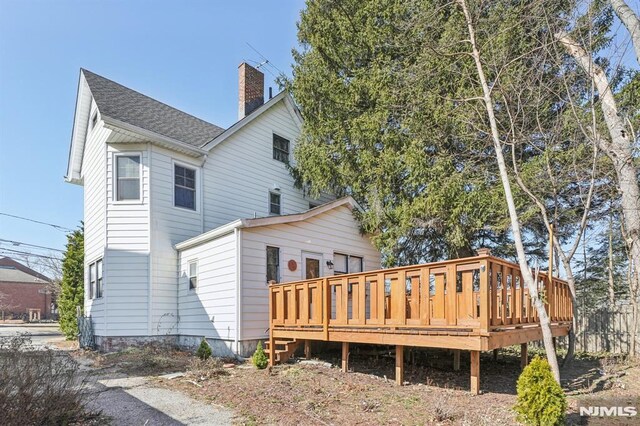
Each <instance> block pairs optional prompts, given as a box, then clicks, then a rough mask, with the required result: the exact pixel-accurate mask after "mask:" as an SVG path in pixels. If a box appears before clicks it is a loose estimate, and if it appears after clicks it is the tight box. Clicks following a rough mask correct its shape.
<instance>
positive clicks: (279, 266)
mask: <svg viewBox="0 0 640 426" xmlns="http://www.w3.org/2000/svg"><path fill="white" fill-rule="evenodd" d="M270 248H273V249H277V250H278V264H277V271H276V275H277V276H276V279H275V281H276V283H279V282H281V281H282V248H281V247H280V246H274V245H270V244H267V245H265V246H264V258H265V271H264V276H265V278H266V281H267V284H269V252H268V250H269V249H270Z"/></svg>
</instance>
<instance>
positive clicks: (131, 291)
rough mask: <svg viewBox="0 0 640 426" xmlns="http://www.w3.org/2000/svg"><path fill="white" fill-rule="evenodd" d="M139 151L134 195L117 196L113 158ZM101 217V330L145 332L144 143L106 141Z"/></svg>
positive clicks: (146, 212) (113, 333)
mask: <svg viewBox="0 0 640 426" xmlns="http://www.w3.org/2000/svg"><path fill="white" fill-rule="evenodd" d="M119 155H139V156H140V198H139V199H138V200H134V201H128V202H120V201H117V197H116V192H117V190H116V185H117V179H116V176H115V175H116V158H117V157H118V156H119ZM106 159H107V164H106V183H107V194H106V195H107V197H106V198H107V221H106V237H107V240H106V252H105V256H104V266H103V267H104V269H105V271H106V274H105V283H106V286H105V289H104V297H103V299H104V300H105V301H106V309H107V313H108V315H107V325H106V333H99V332H96V334H97V335H106V336H144V335H148V334H149V329H150V327H149V307H150V292H149V271H150V258H149V251H150V247H151V243H150V238H149V234H150V226H151V225H150V219H149V202H150V188H149V186H150V173H149V145H148V144H112V143H109V144H107V156H106Z"/></svg>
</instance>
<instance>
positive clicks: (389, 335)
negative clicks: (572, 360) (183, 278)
mask: <svg viewBox="0 0 640 426" xmlns="http://www.w3.org/2000/svg"><path fill="white" fill-rule="evenodd" d="M522 284H523V279H522V276H521V274H520V269H519V267H518V265H517V264H514V263H511V262H507V261H505V260H502V259H498V258H496V257H492V256H490V255H489V254H482V255H480V256H477V257H471V258H464V259H456V260H449V261H444V262H438V263H430V264H424V265H413V266H407V267H400V268H392V269H383V270H377V271H367V272H362V273H358V274H348V275H338V276H330V277H323V278H317V279H310V280H304V281H297V282H291V283H282V284H274V283H272V284H271V285H270V286H269V318H270V328H269V333H270V334H269V347H270V348H275V345H274V343H275V339H296V340H306V341H309V340H311V341H313V340H317V341H327V342H342V343H343V351H344V350H345V346H344V344H346V345H347V346H346V348H347V349H346V350H347V356H348V344H349V343H365V344H381V345H396V346H397V347H398V348H401V347H405V346H417V347H432V348H447V349H453V350H454V351H456V350H468V351H471V352H472V356H471V360H472V361H473V360H478V362H479V356H477V355H476V353H477V354H479V352H480V351H488V350H493V349H497V348H501V347H505V346H511V345H515V344H521V345H526V343H527V342H530V341H535V340H540V339H541V338H542V333H541V329H540V326H539V319H538V317H537V313H536V312H535V309H533V307H532V305H531V300H530V298H529V294H528V291H527V289H526V288H524V287H523V285H522ZM538 288H539V292H541V293H542V294H543V300H545V302H546V309H547V312H548V314H549V316H550V319H551V321H552V333H553V335H554V336H564V335H567V334H568V331H569V327H570V324H571V320H572V305H571V296H570V293H569V287H568V284H567V283H566V282H565V281H563V280H560V279H558V278H555V277H551V278H550V279H549V277H547V276H546V275H545V274H540V275H539V282H538ZM399 350H400V349H399ZM523 350H525V351H526V346H523ZM274 353H275V351H274V350H272V351H270V362H271V363H272V364H273V363H274V362H275V358H274ZM454 353H455V352H454ZM476 367H477V368H476ZM398 368H399V367H398V366H397V370H398ZM474 369H477V370H478V371H479V365H478V366H474V364H473V362H472V372H471V378H472V380H471V389H472V391H475V392H477V391H478V390H479V378H478V377H479V376H477V375H476V376H474V372H475V371H476V370H474ZM398 371H402V369H401V368H399V370H398ZM474 377H476V379H477V380H476V379H474ZM474 381H475V384H476V385H474ZM474 389H475V390H474Z"/></svg>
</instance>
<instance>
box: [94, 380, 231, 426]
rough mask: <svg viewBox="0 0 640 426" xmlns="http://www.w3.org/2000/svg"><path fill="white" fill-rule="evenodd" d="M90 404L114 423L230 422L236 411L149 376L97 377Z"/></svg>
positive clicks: (190, 423)
mask: <svg viewBox="0 0 640 426" xmlns="http://www.w3.org/2000/svg"><path fill="white" fill-rule="evenodd" d="M90 392H92V395H91V397H90V398H89V401H90V402H89V404H88V408H91V409H96V410H101V411H102V414H103V415H105V416H109V417H111V419H112V422H113V424H114V425H149V426H151V425H163V426H164V425H230V424H231V423H232V418H233V412H232V411H231V410H228V409H226V408H224V407H219V406H214V405H211V404H204V403H202V402H199V401H196V400H194V399H191V398H189V397H188V396H186V395H184V394H183V393H181V392H178V391H173V390H169V389H164V388H155V387H153V386H152V385H151V384H150V383H149V381H148V379H147V378H146V377H125V378H118V379H102V380H98V381H97V382H96V383H95V384H94V385H92V386H91V390H90Z"/></svg>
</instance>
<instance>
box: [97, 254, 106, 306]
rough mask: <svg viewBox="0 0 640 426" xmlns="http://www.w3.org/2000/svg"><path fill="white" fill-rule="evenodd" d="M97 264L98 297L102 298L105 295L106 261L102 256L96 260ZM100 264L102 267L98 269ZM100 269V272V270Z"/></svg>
mask: <svg viewBox="0 0 640 426" xmlns="http://www.w3.org/2000/svg"><path fill="white" fill-rule="evenodd" d="M95 264H96V294H95V296H96V299H102V297H103V296H104V262H103V260H102V258H100V259H98V260H96V261H95ZM98 265H100V269H98ZM98 271H100V272H98ZM98 290H100V291H98Z"/></svg>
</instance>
